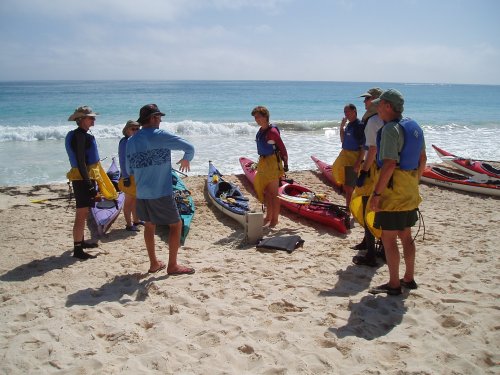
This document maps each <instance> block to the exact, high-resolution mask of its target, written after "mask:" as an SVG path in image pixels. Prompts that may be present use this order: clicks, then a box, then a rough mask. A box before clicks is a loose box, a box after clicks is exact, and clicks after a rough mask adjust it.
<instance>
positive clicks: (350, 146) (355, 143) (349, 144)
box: [342, 119, 363, 151]
mask: <svg viewBox="0 0 500 375" xmlns="http://www.w3.org/2000/svg"><path fill="white" fill-rule="evenodd" d="M358 126H363V123H362V122H361V121H359V119H356V120H355V121H353V122H350V123H349V124H348V125H347V126H346V128H345V133H344V141H343V142H342V148H343V149H344V150H348V151H359V148H360V147H361V146H363V144H360V139H358V138H356V131H357V130H358V129H357V128H356V127H358Z"/></svg>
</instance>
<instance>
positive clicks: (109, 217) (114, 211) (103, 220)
mask: <svg viewBox="0 0 500 375" xmlns="http://www.w3.org/2000/svg"><path fill="white" fill-rule="evenodd" d="M106 174H107V175H108V177H109V178H110V180H111V182H112V183H113V185H115V186H117V184H118V179H119V178H120V170H119V169H118V164H117V162H116V158H113V159H112V162H111V165H110V166H109V168H108V170H107V172H106ZM124 202H125V194H124V193H122V192H119V193H118V198H117V199H116V200H108V199H104V198H102V199H101V200H100V201H99V202H96V204H95V207H91V209H90V212H91V213H92V217H93V218H94V221H95V223H96V226H97V234H98V235H99V236H103V235H104V234H105V233H106V232H107V231H108V230H109V228H110V227H111V225H112V224H113V223H114V221H115V220H116V218H117V217H118V215H119V214H120V212H121V210H122V208H123V204H124Z"/></svg>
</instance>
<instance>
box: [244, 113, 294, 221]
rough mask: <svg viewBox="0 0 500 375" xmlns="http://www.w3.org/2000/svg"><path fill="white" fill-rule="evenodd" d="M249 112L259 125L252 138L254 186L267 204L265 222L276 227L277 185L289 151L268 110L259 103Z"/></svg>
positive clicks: (284, 168) (260, 199)
mask: <svg viewBox="0 0 500 375" xmlns="http://www.w3.org/2000/svg"><path fill="white" fill-rule="evenodd" d="M252 116H253V117H254V118H255V122H256V123H257V124H258V125H259V126H260V129H259V131H258V132H257V136H256V138H255V140H256V142H257V152H258V154H259V162H258V163H257V174H256V175H255V180H254V188H255V192H256V193H257V198H258V199H259V201H260V202H261V203H264V206H265V207H266V216H265V217H264V225H267V224H269V226H270V227H275V226H276V225H277V224H278V217H279V214H280V199H279V198H278V189H279V184H280V178H281V177H283V176H284V174H285V172H288V153H287V150H286V147H285V144H284V143H283V140H282V139H281V135H280V132H279V129H278V128H277V127H276V126H274V125H272V124H271V123H270V122H269V110H268V109H267V108H266V107H262V106H258V107H255V108H254V109H253V110H252Z"/></svg>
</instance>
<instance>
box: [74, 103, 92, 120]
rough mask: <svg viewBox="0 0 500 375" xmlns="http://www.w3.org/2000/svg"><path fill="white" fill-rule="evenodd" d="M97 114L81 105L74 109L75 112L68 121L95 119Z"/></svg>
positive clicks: (86, 106)
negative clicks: (85, 118)
mask: <svg viewBox="0 0 500 375" xmlns="http://www.w3.org/2000/svg"><path fill="white" fill-rule="evenodd" d="M97 115H99V113H94V111H93V110H92V108H91V107H89V106H88V105H83V106H81V107H78V108H77V109H75V112H73V114H72V115H71V116H69V118H68V121H75V120H78V119H79V118H82V117H96V116H97Z"/></svg>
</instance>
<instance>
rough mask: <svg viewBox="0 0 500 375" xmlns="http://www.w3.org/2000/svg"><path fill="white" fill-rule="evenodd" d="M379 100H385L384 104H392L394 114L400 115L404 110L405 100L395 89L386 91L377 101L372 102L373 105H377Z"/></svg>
mask: <svg viewBox="0 0 500 375" xmlns="http://www.w3.org/2000/svg"><path fill="white" fill-rule="evenodd" d="M381 100H385V101H386V102H389V103H391V104H392V107H393V109H394V110H395V111H396V112H400V113H402V112H403V110H404V103H405V100H404V98H403V95H402V94H401V93H400V92H399V91H398V90H395V89H389V90H386V91H384V92H383V93H382V95H380V97H379V98H378V99H375V100H373V101H372V103H373V104H378V103H380V101H381Z"/></svg>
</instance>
